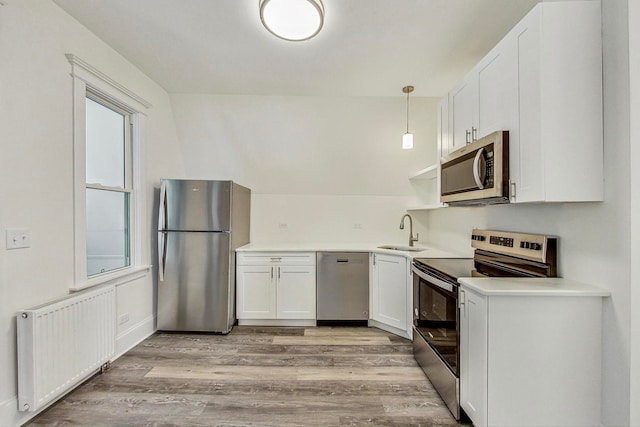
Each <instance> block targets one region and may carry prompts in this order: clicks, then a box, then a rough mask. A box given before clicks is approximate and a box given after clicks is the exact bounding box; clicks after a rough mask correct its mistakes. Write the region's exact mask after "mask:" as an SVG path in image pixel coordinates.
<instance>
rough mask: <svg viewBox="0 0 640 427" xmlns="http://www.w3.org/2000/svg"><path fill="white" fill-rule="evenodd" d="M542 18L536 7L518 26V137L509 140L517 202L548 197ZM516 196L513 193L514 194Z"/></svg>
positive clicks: (533, 200) (516, 37)
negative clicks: (542, 132)
mask: <svg viewBox="0 0 640 427" xmlns="http://www.w3.org/2000/svg"><path fill="white" fill-rule="evenodd" d="M540 31H541V30H540V18H539V9H534V10H533V11H532V12H531V13H530V14H529V15H527V16H526V17H525V19H523V20H522V21H521V22H520V23H519V24H518V25H517V26H516V27H515V28H514V31H513V32H514V34H515V45H516V50H517V53H516V54H517V58H518V59H517V63H518V100H519V101H518V102H519V106H518V113H519V114H518V115H519V132H518V140H517V141H513V142H511V141H510V142H509V150H510V154H509V157H510V162H509V166H510V168H511V170H510V171H509V173H510V175H511V180H512V182H513V183H514V184H515V197H514V198H513V200H512V201H514V202H538V201H543V200H544V199H545V194H544V186H545V182H544V175H543V173H544V171H543V166H544V162H543V152H542V140H541V138H542V135H541V124H542V123H541V105H542V104H541V85H540V83H541V81H540V70H541V68H540V60H541V59H540V54H541V50H540V49H541V46H540V38H541V34H540ZM512 197H513V195H512Z"/></svg>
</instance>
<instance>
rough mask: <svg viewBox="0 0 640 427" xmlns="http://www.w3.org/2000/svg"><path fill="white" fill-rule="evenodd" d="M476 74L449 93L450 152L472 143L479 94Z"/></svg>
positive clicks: (472, 74)
mask: <svg viewBox="0 0 640 427" xmlns="http://www.w3.org/2000/svg"><path fill="white" fill-rule="evenodd" d="M475 75H476V74H475V73H470V74H469V75H467V77H465V79H464V80H463V81H462V82H461V83H460V84H459V85H458V86H456V87H455V88H453V89H452V90H451V92H450V93H449V112H450V114H449V120H450V123H449V128H450V129H451V132H450V134H449V152H452V151H455V150H458V149H460V148H462V147H464V146H465V145H466V144H467V142H471V134H470V133H469V135H468V136H467V132H471V131H472V128H473V127H475V124H474V123H475V114H476V113H475V112H476V110H477V105H476V104H477V102H478V94H477V81H476V79H475V78H474V76H475Z"/></svg>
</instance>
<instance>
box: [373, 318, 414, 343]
mask: <svg viewBox="0 0 640 427" xmlns="http://www.w3.org/2000/svg"><path fill="white" fill-rule="evenodd" d="M369 326H373V327H374V328H378V329H382V330H383V331H386V332H390V333H392V334H394V335H398V336H400V337H402V338H406V339H408V340H413V337H412V336H411V335H409V333H408V332H407V331H405V330H403V329H399V328H396V327H395V326H389V325H385V324H384V323H381V322H378V321H376V320H369Z"/></svg>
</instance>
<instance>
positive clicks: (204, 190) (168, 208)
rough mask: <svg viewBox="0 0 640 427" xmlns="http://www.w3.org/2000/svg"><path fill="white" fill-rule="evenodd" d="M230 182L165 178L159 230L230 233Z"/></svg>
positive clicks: (161, 191)
mask: <svg viewBox="0 0 640 427" xmlns="http://www.w3.org/2000/svg"><path fill="white" fill-rule="evenodd" d="M231 186H232V182H231V181H197V180H180V179H163V180H162V181H161V188H160V215H159V225H158V227H159V229H160V230H170V231H171V230H173V231H230V230H231Z"/></svg>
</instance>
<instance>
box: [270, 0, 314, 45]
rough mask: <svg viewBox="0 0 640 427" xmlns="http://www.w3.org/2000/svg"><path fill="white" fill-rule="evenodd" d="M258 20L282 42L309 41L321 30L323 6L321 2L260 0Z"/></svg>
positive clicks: (309, 0)
mask: <svg viewBox="0 0 640 427" xmlns="http://www.w3.org/2000/svg"><path fill="white" fill-rule="evenodd" d="M260 20H262V24H263V25H264V27H265V28H266V29H267V30H269V32H270V33H271V34H273V35H274V36H276V37H279V38H281V39H283V40H288V41H294V42H299V41H303V40H309V39H310V38H311V37H313V36H315V35H316V34H318V33H319V32H320V29H321V28H322V24H323V23H324V6H323V5H322V1H321V0H260Z"/></svg>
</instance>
